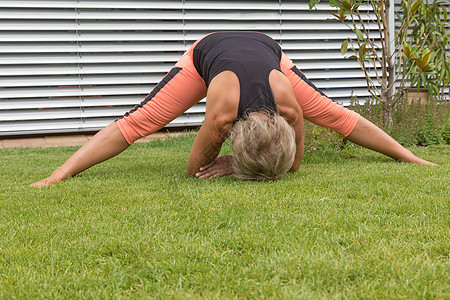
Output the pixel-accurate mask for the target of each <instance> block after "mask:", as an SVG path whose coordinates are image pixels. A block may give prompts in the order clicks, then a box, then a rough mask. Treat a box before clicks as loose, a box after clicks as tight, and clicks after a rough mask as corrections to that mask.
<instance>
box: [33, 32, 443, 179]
mask: <svg viewBox="0 0 450 300" xmlns="http://www.w3.org/2000/svg"><path fill="white" fill-rule="evenodd" d="M205 96H206V97H207V102H206V113H205V120H204V122H203V124H202V126H201V128H200V130H199V132H198V134H197V137H196V138H195V141H194V144H193V146H192V150H191V153H190V155H189V159H188V163H187V169H188V174H189V176H196V177H200V178H207V177H217V176H225V175H232V176H236V177H239V178H244V179H258V180H265V179H273V180H274V179H278V178H279V177H281V176H282V175H283V174H284V173H286V172H287V171H289V170H290V171H293V172H295V171H297V169H298V168H299V166H300V163H301V161H302V156H303V118H305V119H307V120H309V121H311V122H313V123H315V124H318V125H320V126H324V127H327V128H331V129H333V130H335V131H337V132H338V133H339V134H341V135H342V136H344V137H346V138H347V139H348V140H350V141H352V142H355V143H357V144H359V145H362V146H364V147H367V148H370V149H372V150H375V151H378V152H381V153H383V154H386V155H388V156H390V157H392V158H394V159H397V160H398V161H404V162H411V163H420V164H428V165H435V164H433V163H430V162H428V161H425V160H423V159H420V158H418V157H416V156H415V155H414V154H412V153H411V152H410V151H408V150H407V149H405V148H403V147H402V146H401V145H400V144H398V143H397V142H396V141H394V140H393V139H392V138H391V137H389V136H388V135H387V134H386V133H384V132H383V131H382V130H381V129H379V128H378V127H376V126H375V125H374V124H372V123H370V122H369V121H367V120H366V119H364V118H363V117H361V116H359V115H358V114H357V113H355V112H352V111H350V110H348V109H346V108H344V107H343V106H340V105H338V104H336V103H335V102H333V101H331V100H330V99H328V98H327V97H326V96H325V95H324V94H323V93H322V92H321V91H319V90H318V89H317V88H316V87H315V86H314V85H313V84H312V83H311V82H310V81H309V80H308V79H307V78H306V77H305V76H304V75H303V73H302V72H300V71H299V70H298V69H297V67H296V66H295V65H294V64H293V63H292V61H291V60H289V59H288V58H287V56H286V55H285V54H284V53H283V52H282V50H281V48H280V46H279V45H278V44H277V43H276V42H275V41H274V40H272V39H271V38H270V37H268V36H267V35H264V34H262V33H258V32H216V33H212V34H209V35H207V36H206V37H204V38H202V39H200V40H199V41H197V42H196V43H195V44H194V45H193V46H192V47H191V48H190V49H189V50H188V51H187V52H186V53H185V54H184V55H183V57H182V58H181V59H180V60H179V61H178V63H177V64H176V65H175V66H174V67H173V68H172V69H171V71H170V72H169V73H168V74H167V75H166V76H165V77H164V78H163V79H162V81H161V82H160V83H159V84H158V85H157V86H156V87H155V88H154V89H153V91H152V92H151V93H150V94H149V95H148V96H147V97H146V98H145V99H144V101H142V102H141V103H140V104H139V105H137V106H136V107H135V108H133V109H132V110H131V111H129V112H128V113H126V114H125V115H124V116H123V117H122V118H120V119H119V120H116V121H115V122H113V123H112V124H110V125H108V126H107V127H105V128H104V129H103V130H101V131H100V132H99V133H97V134H96V135H95V136H94V137H93V138H92V139H91V140H90V141H89V142H88V143H87V144H85V145H84V146H83V147H82V148H80V149H79V150H78V151H77V152H76V153H75V154H73V155H72V156H71V157H70V158H69V159H68V160H67V161H66V162H65V163H64V164H63V165H62V166H61V167H58V168H57V169H56V170H55V171H54V172H53V173H52V175H51V176H49V177H47V178H44V179H42V180H40V181H37V182H35V183H33V184H31V185H32V186H37V187H41V186H46V185H50V184H53V183H56V182H59V181H62V180H65V179H68V178H70V177H71V176H74V175H76V174H78V173H80V172H82V171H84V170H86V169H88V168H89V167H91V166H93V165H95V164H97V163H99V162H102V161H104V160H107V159H109V158H111V157H113V156H115V155H117V154H119V153H120V152H122V151H123V150H125V149H126V148H128V146H129V145H131V144H132V143H134V142H135V141H136V140H138V139H139V138H142V137H145V136H147V135H149V134H151V133H154V132H156V131H157V130H159V129H161V128H162V127H164V126H165V125H166V124H168V123H169V122H170V121H172V120H173V119H175V118H176V117H178V116H179V115H181V114H182V113H183V112H185V111H186V110H187V109H189V108H190V107H191V106H193V105H194V104H196V103H197V102H198V101H200V100H201V99H203V98H204V97H205ZM230 135H231V141H232V145H233V154H234V155H233V156H223V157H219V158H217V155H218V153H219V151H220V148H221V146H222V143H223V142H224V141H225V140H226V139H227V138H228V136H230Z"/></svg>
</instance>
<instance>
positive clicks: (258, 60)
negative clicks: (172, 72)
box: [193, 32, 281, 119]
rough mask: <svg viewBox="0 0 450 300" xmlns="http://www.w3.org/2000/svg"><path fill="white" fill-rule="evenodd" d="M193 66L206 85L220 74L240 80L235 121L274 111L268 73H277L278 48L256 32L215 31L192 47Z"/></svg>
mask: <svg viewBox="0 0 450 300" xmlns="http://www.w3.org/2000/svg"><path fill="white" fill-rule="evenodd" d="M193 59H194V66H195V68H196V69H197V72H198V73H199V74H200V76H201V77H202V78H203V80H204V81H205V83H206V86H209V84H210V83H211V80H212V79H213V78H214V77H215V76H217V75H218V74H219V73H221V72H223V71H232V72H233V73H235V74H236V76H237V77H238V79H239V85H240V99H239V109H238V116H237V119H240V118H242V117H244V116H246V115H247V114H249V113H251V112H254V111H257V110H261V109H266V110H268V111H273V112H276V111H277V105H276V103H275V98H274V96H273V93H272V89H271V88H270V84H269V74H270V72H271V71H272V70H273V69H276V70H279V71H280V72H281V70H280V60H281V47H280V46H279V45H278V44H277V42H275V41H274V40H273V39H271V38H270V37H268V36H267V35H265V34H262V33H259V32H217V33H212V34H210V35H208V36H206V37H205V38H203V39H202V40H201V41H200V42H199V43H198V44H197V45H196V46H195V48H194V57H193Z"/></svg>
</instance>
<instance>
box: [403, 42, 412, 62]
mask: <svg viewBox="0 0 450 300" xmlns="http://www.w3.org/2000/svg"><path fill="white" fill-rule="evenodd" d="M403 53H405V56H406V57H407V58H408V59H409V55H410V54H411V46H410V45H409V44H408V43H405V44H404V45H403Z"/></svg>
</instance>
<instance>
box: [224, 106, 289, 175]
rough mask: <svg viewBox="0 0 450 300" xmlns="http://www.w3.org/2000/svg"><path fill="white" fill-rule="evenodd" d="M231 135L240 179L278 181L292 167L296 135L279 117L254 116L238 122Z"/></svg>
mask: <svg viewBox="0 0 450 300" xmlns="http://www.w3.org/2000/svg"><path fill="white" fill-rule="evenodd" d="M230 133H231V143H232V147H233V157H234V159H233V170H234V173H235V176H236V177H238V178H241V179H255V180H276V179H279V178H281V177H282V176H283V175H284V174H285V173H286V172H287V171H289V169H290V168H291V167H292V164H293V162H294V158H295V151H296V145H295V133H294V130H293V129H292V127H291V126H289V124H288V123H287V122H286V120H285V119H284V118H283V117H281V116H280V115H279V114H268V113H261V112H254V113H251V114H249V115H248V116H247V117H246V118H244V119H242V120H239V121H238V122H236V124H234V126H233V127H232V128H231V132H230Z"/></svg>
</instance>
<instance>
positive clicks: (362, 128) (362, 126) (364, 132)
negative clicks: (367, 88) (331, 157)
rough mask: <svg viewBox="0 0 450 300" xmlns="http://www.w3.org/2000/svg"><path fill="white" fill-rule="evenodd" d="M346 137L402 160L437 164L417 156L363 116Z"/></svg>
mask: <svg viewBox="0 0 450 300" xmlns="http://www.w3.org/2000/svg"><path fill="white" fill-rule="evenodd" d="M346 138H347V139H348V140H349V141H352V142H354V143H355V144H358V145H360V146H363V147H366V148H369V149H372V150H375V151H377V152H380V153H382V154H385V155H387V156H389V157H392V158H394V159H396V160H398V161H400V162H409V163H417V164H424V165H430V166H437V164H435V163H432V162H429V161H426V160H424V159H421V158H419V157H417V156H415V155H414V154H413V153H412V152H411V151H409V150H408V149H405V148H404V147H403V146H402V145H400V144H399V143H398V142H397V141H395V140H394V139H393V138H392V137H390V136H389V135H388V134H387V133H385V132H384V131H383V130H381V129H380V128H378V127H377V126H376V125H375V124H373V123H371V122H370V121H368V120H366V119H365V118H363V117H361V116H360V117H359V120H358V123H356V127H355V129H353V131H352V132H351V133H350V135H348V136H347V137H346Z"/></svg>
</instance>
